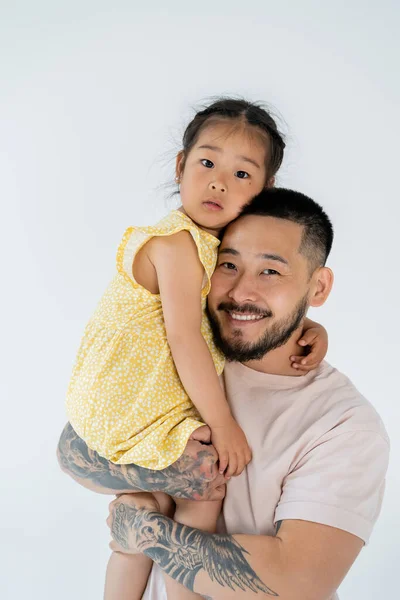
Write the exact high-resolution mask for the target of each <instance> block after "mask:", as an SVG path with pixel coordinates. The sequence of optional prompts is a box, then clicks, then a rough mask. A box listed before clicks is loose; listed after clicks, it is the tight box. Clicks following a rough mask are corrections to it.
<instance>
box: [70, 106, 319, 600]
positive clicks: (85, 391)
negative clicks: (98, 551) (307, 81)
mask: <svg viewBox="0 0 400 600" xmlns="http://www.w3.org/2000/svg"><path fill="white" fill-rule="evenodd" d="M284 147H285V144H284V142H283V139H282V137H281V135H280V134H279V132H278V130H277V127H276V124H275V122H274V120H273V119H272V117H271V116H270V115H269V114H268V113H267V112H266V111H265V110H263V109H262V108H260V107H258V106H257V105H254V104H251V103H249V102H245V101H241V100H231V99H222V100H219V101H217V102H214V103H213V104H211V105H210V106H209V107H208V108H206V109H205V110H203V111H201V112H199V113H198V114H197V115H196V116H195V118H194V119H193V120H192V122H191V123H190V124H189V126H188V127H187V129H186V131H185V134H184V137H183V149H182V151H181V152H179V154H178V156H177V161H176V181H177V183H178V184H179V186H180V198H181V202H182V207H181V208H180V209H179V210H174V211H172V212H171V213H170V214H169V215H168V216H167V217H165V218H164V219H163V220H162V221H160V222H159V223H158V224H157V225H154V226H151V227H130V228H129V229H128V230H127V231H126V232H125V235H124V237H123V239H122V242H121V244H120V246H119V249H118V253H117V273H116V275H115V277H114V279H113V280H112V282H111V284H110V285H109V287H108V289H107V290H106V292H105V294H104V296H103V298H102V300H101V301H100V304H99V305H98V307H97V310H96V311H95V313H94V315H93V317H92V318H91V320H90V321H89V323H88V325H87V327H86V330H85V334H84V337H83V340H82V343H81V346H80V349H79V352H78V356H77V360H76V364H75V366H74V370H73V374H72V378H71V382H70V385H69V388H68V393H67V411H68V416H69V419H70V422H71V425H72V427H73V428H74V430H75V431H76V433H77V434H78V435H79V436H80V437H81V438H82V439H83V440H84V441H85V442H86V444H87V445H88V446H89V448H91V449H93V450H95V451H97V452H98V453H99V454H100V455H101V456H103V457H105V458H107V459H108V460H110V461H111V462H113V463H117V464H129V463H134V464H137V465H140V466H142V467H146V468H149V469H155V470H162V469H165V468H166V467H168V466H169V465H171V464H172V463H174V462H175V461H176V460H177V459H178V458H179V457H180V456H181V455H182V453H183V451H184V449H185V446H186V444H187V442H188V440H189V439H190V438H191V439H196V440H199V441H203V442H206V443H207V442H210V441H211V443H212V444H213V445H214V446H215V448H216V450H217V452H218V455H219V468H220V471H221V472H225V474H226V476H227V478H229V477H231V476H234V475H239V474H240V473H241V472H242V471H243V469H244V467H245V466H246V465H247V464H248V463H249V461H250V460H251V451H250V448H249V445H248V443H247V440H246V437H245V435H244V433H243V431H242V430H241V428H240V427H239V425H238V424H237V423H236V421H235V419H234V418H233V416H232V414H231V412H230V408H229V405H228V403H227V400H226V398H225V395H224V393H223V390H222V387H221V385H220V382H219V378H218V376H219V375H220V374H221V372H222V369H223V365H224V360H223V356H222V355H221V354H220V353H219V351H218V350H217V349H216V347H215V346H214V343H213V340H212V335H211V330H210V326H209V323H208V320H207V317H206V314H205V305H206V298H207V294H208V292H209V290H210V285H211V276H212V273H213V270H214V267H215V263H216V258H217V248H218V244H219V238H218V236H219V234H220V232H221V230H222V228H223V227H225V226H226V225H228V223H230V222H231V221H232V220H233V219H235V218H236V217H237V216H238V215H239V213H240V211H241V209H242V207H243V206H244V205H245V204H247V202H249V200H250V199H251V198H252V197H254V196H255V195H256V194H257V193H259V192H260V191H261V190H262V189H263V187H266V186H271V185H273V183H274V176H275V173H276V172H277V170H278V169H279V167H280V164H281V162H282V158H283V151H284ZM310 326H311V327H313V328H314V332H313V337H314V341H313V346H312V355H310V356H309V357H307V358H308V364H307V365H302V364H301V363H300V362H296V361H294V362H293V366H294V367H296V368H302V369H305V370H309V369H310V368H313V367H314V366H315V364H314V363H316V362H319V361H320V360H322V358H323V356H324V355H325V352H326V343H325V331H324V330H323V328H316V327H315V324H313V323H311V324H310V323H309V325H308V329H310ZM158 500H159V501H160V503H162V502H163V500H165V499H162V498H158ZM164 505H165V506H167V504H164ZM220 508H221V507H220V503H219V502H190V501H183V500H182V501H177V506H176V512H175V519H176V520H178V521H180V522H182V523H184V524H186V525H191V526H193V527H197V528H200V529H204V530H208V531H214V528H215V523H216V518H217V516H218V514H219V512H220ZM150 568H151V562H150V560H149V559H148V558H147V557H144V556H141V555H137V556H131V555H130V556H128V555H123V554H118V553H116V554H113V555H112V557H111V559H110V563H109V567H108V570H107V578H106V591H105V598H106V600H113V599H115V600H116V599H117V598H118V599H119V600H128V599H129V600H133V599H139V598H141V597H142V594H143V591H144V587H145V585H146V581H147V576H148V573H149V570H150ZM167 589H168V595H169V598H174V600H176V599H177V598H193V597H196V595H194V594H192V593H191V592H188V591H187V590H185V589H184V588H183V587H182V586H180V585H179V584H177V583H176V582H173V580H169V582H167Z"/></svg>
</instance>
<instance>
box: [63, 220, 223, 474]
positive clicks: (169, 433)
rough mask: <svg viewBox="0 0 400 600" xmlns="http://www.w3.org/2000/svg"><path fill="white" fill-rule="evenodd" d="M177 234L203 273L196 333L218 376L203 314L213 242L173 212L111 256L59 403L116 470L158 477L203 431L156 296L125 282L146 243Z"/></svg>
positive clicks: (128, 237)
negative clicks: (190, 244) (133, 468)
mask: <svg viewBox="0 0 400 600" xmlns="http://www.w3.org/2000/svg"><path fill="white" fill-rule="evenodd" d="M182 230H187V231H189V232H190V233H191V235H192V237H193V240H194V241H195V243H196V246H197V250H198V255H199V259H200V261H201V263H202V264H203V266H204V271H205V275H204V284H203V289H202V293H201V301H202V307H203V320H202V326H201V331H202V334H203V336H204V338H205V340H206V342H207V344H208V347H209V349H210V352H211V355H212V357H213V359H214V364H215V367H216V370H217V373H218V374H220V373H221V372H222V370H223V364H224V361H223V357H222V355H221V353H220V352H219V351H218V350H217V349H216V347H215V346H214V344H213V340H212V334H211V329H210V324H209V322H208V319H207V317H206V314H205V305H206V297H207V294H208V293H209V291H210V279H211V275H212V273H213V271H214V269H215V264H216V259H217V247H218V244H219V240H218V239H217V238H215V237H214V236H212V235H211V234H209V233H206V232H205V231H203V230H202V229H200V228H199V227H197V226H196V225H195V224H194V223H193V221H192V220H191V219H190V218H189V217H188V216H186V215H184V214H183V213H181V212H180V211H176V210H175V211H172V212H171V213H170V214H169V215H168V216H167V217H165V218H164V219H163V220H161V221H160V222H159V223H158V224H157V225H155V226H151V227H130V228H129V229H127V231H126V232H125V234H124V237H123V239H122V242H121V244H120V246H119V248H118V253H117V273H116V275H115V277H114V279H113V280H112V281H111V284H110V285H109V287H108V288H107V290H106V292H105V294H104V296H103V298H102V299H101V301H100V303H99V305H98V307H97V309H96V311H95V313H94V315H93V317H92V318H91V319H90V321H89V323H88V325H87V326H86V329H85V332H84V336H83V339H82V342H81V345H80V348H79V351H78V356H77V359H76V362H75V365H74V368H73V372H72V377H71V381H70V384H69V386H68V391H67V402H66V404H67V413H68V417H69V420H70V423H71V425H72V427H73V428H74V429H75V431H76V433H77V434H78V435H79V436H80V437H81V438H82V439H83V440H85V442H86V443H87V445H88V446H89V448H91V449H93V450H96V452H98V453H99V454H100V455H101V456H104V457H105V458H107V459H108V460H110V461H112V462H114V463H117V464H128V463H134V464H137V465H140V466H142V467H146V468H149V469H156V470H159V469H164V468H166V467H168V466H169V465H171V464H172V463H173V462H175V461H176V460H177V459H178V458H179V457H180V456H181V455H182V453H183V451H184V448H185V446H186V444H187V441H188V439H189V437H190V435H191V434H192V433H193V431H194V430H195V429H197V428H198V427H200V426H201V425H203V424H204V423H203V422H202V421H201V418H200V415H199V413H198V412H197V410H196V408H195V407H194V405H193V404H192V402H191V401H190V399H189V397H188V395H187V394H186V392H185V390H184V388H183V386H182V383H181V381H180V379H179V375H178V373H177V370H176V368H175V365H174V362H173V359H172V355H171V350H170V348H169V345H168V342H167V335H166V331H165V325H164V318H163V313H162V308H161V298H160V295H159V294H152V293H150V292H149V291H148V290H146V289H145V288H144V287H143V286H141V285H139V284H138V283H136V281H135V280H134V278H133V275H132V264H133V261H134V258H135V255H136V254H137V252H138V251H139V250H140V248H141V247H142V246H143V245H144V244H145V243H146V242H148V241H149V240H150V239H151V238H152V237H153V236H168V235H173V234H175V233H177V232H179V231H182Z"/></svg>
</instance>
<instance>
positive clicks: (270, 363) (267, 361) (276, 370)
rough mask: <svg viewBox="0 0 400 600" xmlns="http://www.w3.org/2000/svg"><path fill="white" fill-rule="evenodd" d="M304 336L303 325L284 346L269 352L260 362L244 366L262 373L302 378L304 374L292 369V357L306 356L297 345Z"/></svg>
mask: <svg viewBox="0 0 400 600" xmlns="http://www.w3.org/2000/svg"><path fill="white" fill-rule="evenodd" d="M302 334H303V325H301V326H300V327H299V329H296V331H294V332H293V334H292V336H291V337H290V339H289V340H288V341H287V342H286V344H284V345H283V346H280V347H279V348H276V349H275V350H271V351H270V352H267V354H266V355H265V356H264V357H263V358H261V359H260V360H250V361H248V362H246V363H243V364H244V365H245V366H246V367H248V368H249V369H253V370H254V371H260V372H261V373H268V374H270V375H286V376H287V375H289V376H292V377H301V376H302V375H304V373H303V372H301V371H297V370H296V369H295V368H294V367H292V362H291V360H290V357H291V356H294V355H296V356H301V355H302V354H304V348H302V347H301V346H299V345H298V343H297V342H298V341H299V339H300V338H301V336H302Z"/></svg>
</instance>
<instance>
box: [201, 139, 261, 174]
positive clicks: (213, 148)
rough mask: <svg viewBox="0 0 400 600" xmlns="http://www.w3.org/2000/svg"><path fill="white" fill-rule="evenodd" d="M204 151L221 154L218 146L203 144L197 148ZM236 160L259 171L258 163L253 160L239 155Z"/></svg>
mask: <svg viewBox="0 0 400 600" xmlns="http://www.w3.org/2000/svg"><path fill="white" fill-rule="evenodd" d="M204 149H205V150H213V151H214V152H222V149H221V148H219V147H218V146H210V144H203V145H202V146H199V150H204ZM237 158H239V159H240V160H243V161H245V162H248V163H250V164H252V165H254V166H255V167H257V169H261V167H260V165H259V164H258V162H257V161H255V160H254V159H253V158H249V157H248V156H243V155H239V156H238V157H237Z"/></svg>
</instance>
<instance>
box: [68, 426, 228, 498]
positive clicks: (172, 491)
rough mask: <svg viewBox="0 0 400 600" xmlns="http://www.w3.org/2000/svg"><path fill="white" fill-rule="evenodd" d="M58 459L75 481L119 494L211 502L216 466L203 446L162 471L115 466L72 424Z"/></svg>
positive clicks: (213, 459) (132, 465)
mask: <svg viewBox="0 0 400 600" xmlns="http://www.w3.org/2000/svg"><path fill="white" fill-rule="evenodd" d="M57 456H58V461H59V463H60V466H61V468H62V469H63V470H64V471H65V472H67V473H68V474H69V475H71V476H72V477H76V478H78V479H81V480H87V481H89V482H90V483H92V484H94V486H99V488H107V489H109V490H113V491H115V493H117V494H118V493H121V492H122V491H131V492H139V491H145V492H165V493H166V494H168V495H170V496H175V497H176V498H186V499H190V500H207V499H208V496H209V494H210V485H209V484H210V481H212V479H213V476H212V469H213V466H214V465H215V462H216V458H215V456H214V455H213V454H212V452H210V450H209V449H207V446H205V445H203V446H202V447H201V449H200V450H199V451H198V452H197V453H195V454H194V455H193V456H191V455H188V454H183V455H182V456H181V458H180V459H179V460H178V461H177V462H175V463H174V464H173V465H171V466H170V467H168V468H166V469H163V470H162V471H154V470H152V469H145V468H143V467H139V466H137V465H134V464H129V465H116V464H114V463H111V462H110V461H108V460H106V459H105V458H102V457H101V456H100V455H99V454H98V453H97V452H95V451H94V450H90V449H89V448H88V446H87V445H86V443H85V442H84V441H83V440H82V439H81V438H80V437H79V436H78V435H77V434H76V433H75V431H74V429H73V428H72V426H71V425H70V424H69V423H68V424H67V425H66V426H65V428H64V430H63V432H62V434H61V438H60V441H59V444H58V448H57ZM99 491H101V490H99Z"/></svg>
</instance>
